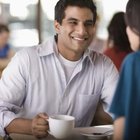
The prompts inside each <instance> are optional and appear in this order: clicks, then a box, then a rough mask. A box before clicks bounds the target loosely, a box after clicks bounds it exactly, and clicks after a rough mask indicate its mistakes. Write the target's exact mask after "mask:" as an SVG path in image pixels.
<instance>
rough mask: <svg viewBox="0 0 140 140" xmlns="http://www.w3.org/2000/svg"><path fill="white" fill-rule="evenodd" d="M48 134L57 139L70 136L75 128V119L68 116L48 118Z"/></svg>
mask: <svg viewBox="0 0 140 140" xmlns="http://www.w3.org/2000/svg"><path fill="white" fill-rule="evenodd" d="M48 122H49V133H50V134H51V135H53V136H54V137H55V138H57V139H63V138H66V137H68V136H69V135H71V133H72V130H73V128H74V126H75V118H74V117H73V116H69V115H54V116H50V117H49V119H48Z"/></svg>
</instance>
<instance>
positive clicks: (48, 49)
mask: <svg viewBox="0 0 140 140" xmlns="http://www.w3.org/2000/svg"><path fill="white" fill-rule="evenodd" d="M37 50H38V54H39V56H47V55H50V54H55V55H58V49H57V44H56V41H55V37H50V38H49V39H48V40H47V41H45V42H44V43H42V44H40V45H39V46H38V48H37ZM93 54H94V53H93V51H92V50H91V49H90V48H88V49H86V51H85V52H84V55H83V61H84V60H85V59H87V58H88V59H89V60H90V62H91V63H92V64H93V60H92V57H93Z"/></svg>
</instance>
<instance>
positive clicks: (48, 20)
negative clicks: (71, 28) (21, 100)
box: [0, 0, 128, 50]
mask: <svg viewBox="0 0 140 140" xmlns="http://www.w3.org/2000/svg"><path fill="white" fill-rule="evenodd" d="M57 1H58V0H0V23H6V24H8V26H9V28H10V31H11V33H10V39H9V43H10V44H11V45H12V46H13V48H14V49H15V50H19V49H20V48H23V47H30V46H33V45H37V44H38V43H40V42H42V41H45V40H47V38H48V37H50V36H52V35H54V34H55V32H54V28H53V19H54V18H53V17H54V11H53V9H54V5H55V4H56V2H57ZM127 1H128V0H95V2H96V5H97V9H98V15H99V19H100V20H99V25H98V30H97V36H98V37H99V38H101V39H103V40H106V39H107V35H108V34H107V25H108V23H109V21H110V19H111V18H112V16H113V14H114V13H115V12H117V11H125V7H126V3H127Z"/></svg>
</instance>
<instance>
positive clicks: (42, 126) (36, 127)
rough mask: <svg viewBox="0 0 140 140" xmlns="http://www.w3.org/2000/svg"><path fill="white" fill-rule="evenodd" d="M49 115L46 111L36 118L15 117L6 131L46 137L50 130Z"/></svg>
mask: <svg viewBox="0 0 140 140" xmlns="http://www.w3.org/2000/svg"><path fill="white" fill-rule="evenodd" d="M47 119H48V116H47V115H46V114H44V113H40V114H38V115H37V116H36V117H35V118H34V119H32V120H31V119H23V118H16V119H14V120H13V121H12V122H11V123H10V124H9V125H8V126H7V127H6V128H5V130H6V132H7V133H8V134H10V133H20V134H28V135H34V136H35V137H38V138H43V137H46V136H47V134H48V132H47V130H48V128H49V127H48V122H47Z"/></svg>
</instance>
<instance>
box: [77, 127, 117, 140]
mask: <svg viewBox="0 0 140 140" xmlns="http://www.w3.org/2000/svg"><path fill="white" fill-rule="evenodd" d="M113 130H114V129H113V125H100V126H92V127H80V128H75V131H77V132H78V133H79V134H81V135H83V136H86V137H88V138H89V139H94V140H95V139H96V140H101V139H104V138H106V137H108V136H112V135H113ZM108 131H111V132H109V133H105V132H108ZM98 133H100V134H98Z"/></svg>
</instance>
